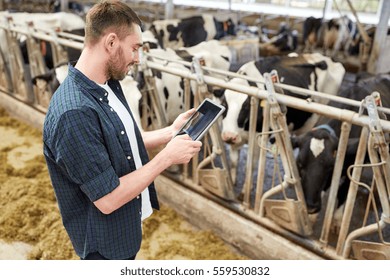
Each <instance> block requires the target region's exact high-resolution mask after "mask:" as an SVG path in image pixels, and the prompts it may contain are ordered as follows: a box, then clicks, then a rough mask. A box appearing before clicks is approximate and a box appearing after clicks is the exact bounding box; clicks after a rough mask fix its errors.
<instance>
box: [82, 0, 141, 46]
mask: <svg viewBox="0 0 390 280" xmlns="http://www.w3.org/2000/svg"><path fill="white" fill-rule="evenodd" d="M133 24H137V25H139V26H141V25H142V22H141V20H140V18H139V17H138V15H137V14H136V13H135V12H134V11H133V9H131V8H130V7H129V6H128V5H127V4H125V3H122V2H120V1H115V0H111V1H109V0H105V1H101V2H99V3H98V4H96V5H94V6H93V7H92V8H91V9H90V10H89V12H88V14H87V16H86V24H85V44H86V45H94V44H96V43H97V42H98V41H99V39H100V38H101V37H102V36H103V35H104V34H105V33H106V32H107V31H108V32H114V33H116V34H117V35H118V37H119V39H120V40H122V39H124V38H125V37H126V36H127V35H129V34H131V32H132V31H133Z"/></svg>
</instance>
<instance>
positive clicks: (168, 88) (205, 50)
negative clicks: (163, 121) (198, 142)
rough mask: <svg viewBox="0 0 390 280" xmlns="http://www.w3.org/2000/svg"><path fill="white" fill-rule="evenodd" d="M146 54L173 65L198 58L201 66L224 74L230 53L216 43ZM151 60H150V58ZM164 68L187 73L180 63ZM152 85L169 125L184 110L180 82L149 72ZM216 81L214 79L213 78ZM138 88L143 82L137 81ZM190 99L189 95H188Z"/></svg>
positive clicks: (181, 83) (155, 50) (156, 72)
mask: <svg viewBox="0 0 390 280" xmlns="http://www.w3.org/2000/svg"><path fill="white" fill-rule="evenodd" d="M150 53H151V54H153V55H156V56H158V57H162V58H165V59H169V60H176V61H181V60H184V61H188V62H192V59H193V57H202V58H203V59H204V61H205V66H207V67H211V68H215V69H219V70H225V71H228V69H229V67H230V61H231V52H230V50H229V48H228V47H227V46H224V45H222V44H221V43H220V42H219V41H217V40H211V41H207V42H202V43H200V44H198V45H196V46H193V47H189V48H184V47H183V48H179V49H178V50H173V49H170V48H167V49H151V50H150ZM151 59H152V58H151ZM166 65H167V66H170V67H174V68H176V69H181V70H183V71H188V69H187V68H186V67H185V66H184V65H183V64H180V63H176V62H167V64H166ZM153 74H154V78H155V81H156V83H155V84H156V90H157V93H158V96H159V97H160V102H161V104H162V107H163V109H164V113H165V115H166V116H167V121H168V123H172V122H173V121H174V120H175V119H176V117H177V116H178V115H179V114H180V113H182V112H183V111H184V110H185V108H184V79H183V78H181V77H179V76H175V75H172V74H169V73H165V72H159V71H153ZM214 76H216V77H218V75H214ZM138 82H139V84H140V86H141V88H142V87H143V84H144V81H143V79H142V76H141V80H139V81H138ZM191 89H192V92H194V90H195V82H191ZM191 96H192V95H191Z"/></svg>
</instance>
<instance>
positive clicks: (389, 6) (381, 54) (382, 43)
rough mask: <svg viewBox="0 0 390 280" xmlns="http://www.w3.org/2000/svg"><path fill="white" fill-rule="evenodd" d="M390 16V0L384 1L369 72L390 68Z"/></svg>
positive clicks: (383, 70) (378, 71)
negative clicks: (388, 42) (389, 32)
mask: <svg viewBox="0 0 390 280" xmlns="http://www.w3.org/2000/svg"><path fill="white" fill-rule="evenodd" d="M389 18H390V1H383V2H382V6H381V16H380V18H379V23H378V25H377V27H376V31H375V37H374V42H373V47H372V51H371V55H370V59H369V61H368V72H370V73H373V74H377V73H385V72H388V71H389V70H390V68H389V60H388V59H386V57H387V53H388V52H387V51H386V45H387V44H386V43H387V41H388V40H387V38H388V37H387V29H388V26H387V25H388V22H389Z"/></svg>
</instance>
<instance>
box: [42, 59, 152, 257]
mask: <svg viewBox="0 0 390 280" xmlns="http://www.w3.org/2000/svg"><path fill="white" fill-rule="evenodd" d="M108 84H109V85H110V87H111V88H112V90H113V91H114V93H115V94H116V95H117V97H118V98H119V100H121V101H122V103H123V104H124V105H125V107H126V108H127V109H128V110H129V112H130V109H129V106H128V104H127V102H126V100H125V97H124V95H123V92H122V89H121V87H120V84H119V82H118V81H114V80H110V81H109V82H108ZM130 114H131V113H130ZM130 121H131V120H130ZM134 126H135V133H136V136H137V140H138V147H139V152H140V156H141V160H142V163H143V164H146V163H147V162H148V160H149V159H148V155H147V152H146V149H145V145H144V143H143V140H142V136H141V133H140V131H139V129H138V127H137V125H136V123H135V122H134ZM43 142H44V155H45V159H46V162H47V166H48V169H49V174H50V178H51V181H52V184H53V187H54V191H55V194H56V198H57V201H58V205H59V209H60V212H61V216H62V221H63V224H64V226H65V229H66V230H67V232H68V235H69V237H70V239H71V241H72V244H73V247H74V249H75V251H76V253H77V255H79V256H80V257H81V258H84V257H85V256H86V255H88V253H91V252H99V253H100V254H102V255H103V256H105V257H106V258H109V259H125V258H129V257H131V256H134V255H136V254H137V252H138V251H139V249H140V246H141V239H142V228H141V198H140V196H139V197H137V198H135V199H133V200H132V201H130V202H128V203H127V204H125V205H124V206H122V207H121V208H119V209H117V210H116V211H114V212H113V213H111V214H109V215H105V214H103V213H101V212H100V211H99V209H97V208H96V207H95V205H94V204H93V201H96V200H98V199H99V198H101V197H103V196H105V195H106V194H108V193H110V192H112V191H113V190H114V189H115V188H116V187H117V186H118V185H119V177H122V176H123V175H126V174H128V173H130V172H132V171H134V170H136V167H135V163H134V160H133V155H132V151H131V148H130V142H129V139H128V137H127V135H126V130H125V127H124V126H123V124H122V122H121V120H120V118H119V117H118V115H117V114H116V112H115V111H114V110H113V109H112V108H111V107H110V106H109V104H108V99H107V93H106V91H105V90H104V89H103V88H101V87H100V86H99V85H97V84H96V83H95V82H93V81H91V80H89V79H88V78H87V77H86V76H85V75H84V74H82V73H81V72H80V71H78V70H77V69H75V68H74V67H72V66H71V65H69V73H68V76H67V78H66V79H65V81H64V82H63V83H62V84H61V86H60V87H59V88H58V90H57V91H56V92H55V93H54V95H53V97H52V99H51V102H50V106H49V108H48V111H47V114H46V118H45V123H44V129H43ZM149 192H150V200H151V204H152V207H153V208H155V209H159V205H158V200H157V195H156V191H155V188H154V185H153V184H151V185H150V186H149Z"/></svg>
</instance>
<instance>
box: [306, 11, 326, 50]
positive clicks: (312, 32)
mask: <svg viewBox="0 0 390 280" xmlns="http://www.w3.org/2000/svg"><path fill="white" fill-rule="evenodd" d="M321 26H322V19H321V18H315V17H308V18H307V19H306V20H305V21H304V22H303V43H304V49H303V51H304V52H313V50H314V48H315V47H317V45H318V44H319V38H320V32H321V30H320V29H321Z"/></svg>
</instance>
